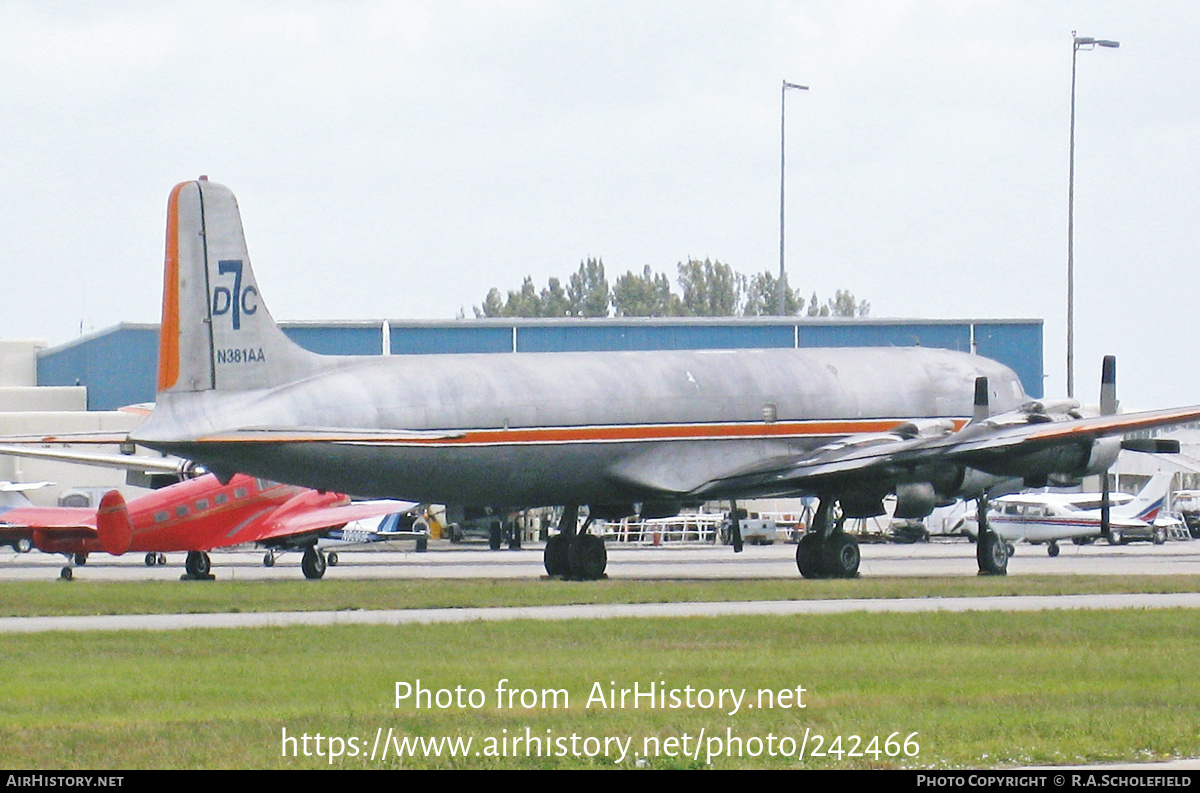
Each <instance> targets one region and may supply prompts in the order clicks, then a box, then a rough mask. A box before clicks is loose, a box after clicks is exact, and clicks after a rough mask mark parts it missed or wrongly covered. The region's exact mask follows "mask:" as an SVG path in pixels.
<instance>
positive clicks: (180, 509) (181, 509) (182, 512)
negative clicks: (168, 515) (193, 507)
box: [175, 504, 188, 518]
mask: <svg viewBox="0 0 1200 793" xmlns="http://www.w3.org/2000/svg"><path fill="white" fill-rule="evenodd" d="M187 513H188V509H187V504H180V505H179V506H177V507H175V514H176V515H178V516H179V517H181V518H182V517H185V516H186V515H187Z"/></svg>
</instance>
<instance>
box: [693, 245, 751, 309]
mask: <svg viewBox="0 0 1200 793" xmlns="http://www.w3.org/2000/svg"><path fill="white" fill-rule="evenodd" d="M745 282H746V276H744V275H741V274H740V273H736V272H734V270H733V268H732V267H730V266H729V265H728V264H725V263H723V262H721V261H719V260H710V259H705V260H704V261H699V260H698V259H688V261H687V264H684V263H683V262H680V264H679V288H680V290H681V291H682V292H683V294H682V296H681V298H680V299H681V301H682V305H683V315H684V316H689V317H736V316H737V315H738V309H740V308H741V303H742V292H743V290H744V288H745V287H744V285H745Z"/></svg>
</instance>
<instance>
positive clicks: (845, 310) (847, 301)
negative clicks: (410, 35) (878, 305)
mask: <svg viewBox="0 0 1200 793" xmlns="http://www.w3.org/2000/svg"><path fill="white" fill-rule="evenodd" d="M829 313H830V314H831V315H833V316H835V317H865V316H867V314H870V313H871V304H870V303H868V302H867V301H865V300H863V301H861V302H858V303H856V302H854V295H853V294H852V293H851V292H850V291H849V290H845V291H843V290H841V289H839V290H837V292H836V293H835V294H834V297H833V300H830V301H829Z"/></svg>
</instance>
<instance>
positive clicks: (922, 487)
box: [893, 482, 939, 520]
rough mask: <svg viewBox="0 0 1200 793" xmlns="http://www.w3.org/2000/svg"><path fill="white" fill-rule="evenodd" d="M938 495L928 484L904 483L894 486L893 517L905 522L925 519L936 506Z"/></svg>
mask: <svg viewBox="0 0 1200 793" xmlns="http://www.w3.org/2000/svg"><path fill="white" fill-rule="evenodd" d="M938 501H939V499H938V494H937V491H936V490H934V487H933V485H931V484H930V483H929V482H905V483H903V484H899V485H896V511H895V512H894V513H893V514H894V515H895V517H897V518H902V519H905V520H916V519H917V518H927V517H929V515H930V513H932V512H933V508H934V507H936V506H937V505H938Z"/></svg>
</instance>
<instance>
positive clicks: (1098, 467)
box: [1080, 438, 1121, 476]
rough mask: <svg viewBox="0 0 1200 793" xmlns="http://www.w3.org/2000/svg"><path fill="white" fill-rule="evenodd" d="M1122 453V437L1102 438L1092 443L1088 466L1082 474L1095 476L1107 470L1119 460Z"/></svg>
mask: <svg viewBox="0 0 1200 793" xmlns="http://www.w3.org/2000/svg"><path fill="white" fill-rule="evenodd" d="M1120 453H1121V439H1120V438H1100V439H1098V440H1097V441H1096V442H1095V443H1093V444H1092V453H1091V455H1090V456H1089V457H1088V461H1087V467H1086V468H1084V470H1083V471H1082V472H1081V474H1080V475H1081V476H1095V475H1096V474H1102V473H1104V472H1105V471H1107V470H1108V469H1109V468H1110V467H1111V466H1112V464H1113V463H1115V462H1116V461H1117V455H1118V454H1120Z"/></svg>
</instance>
